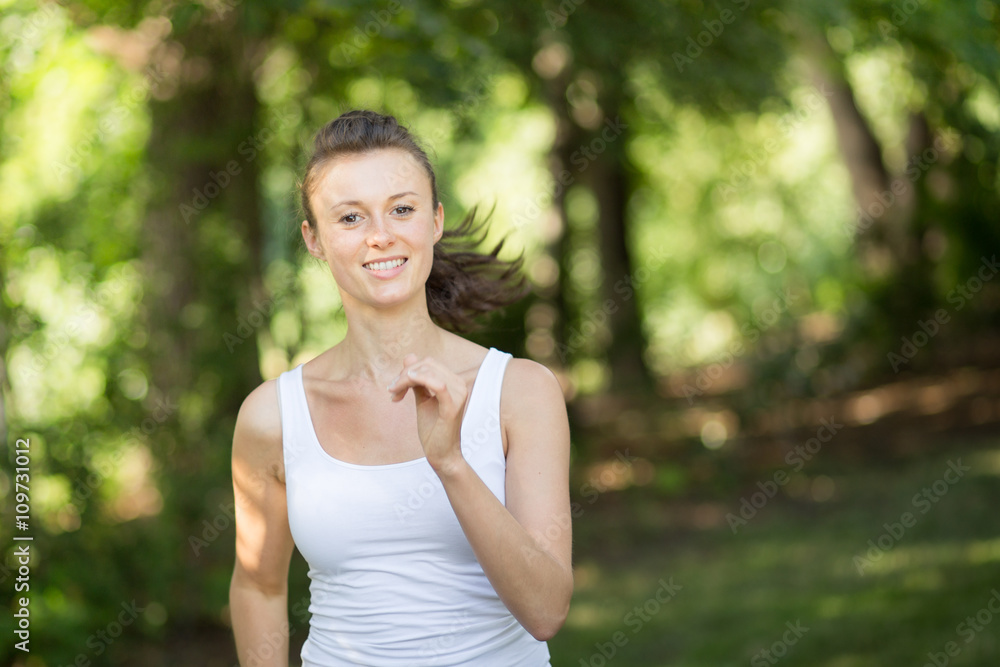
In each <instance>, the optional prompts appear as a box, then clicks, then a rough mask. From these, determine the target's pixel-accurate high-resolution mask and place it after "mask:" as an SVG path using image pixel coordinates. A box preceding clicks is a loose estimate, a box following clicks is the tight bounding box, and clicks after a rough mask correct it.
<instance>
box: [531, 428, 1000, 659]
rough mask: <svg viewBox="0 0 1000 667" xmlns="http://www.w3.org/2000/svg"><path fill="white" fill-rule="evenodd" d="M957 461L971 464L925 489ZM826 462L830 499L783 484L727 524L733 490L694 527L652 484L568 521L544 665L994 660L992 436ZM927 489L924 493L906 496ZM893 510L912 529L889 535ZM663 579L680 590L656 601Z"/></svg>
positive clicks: (996, 536)
mask: <svg viewBox="0 0 1000 667" xmlns="http://www.w3.org/2000/svg"><path fill="white" fill-rule="evenodd" d="M959 458H961V460H962V463H963V464H964V465H967V466H969V467H970V468H971V469H970V470H969V471H968V472H966V473H964V474H963V476H962V477H960V478H956V476H955V473H950V475H949V477H951V478H952V479H953V480H955V483H954V484H947V483H946V482H942V483H939V484H938V485H937V487H936V489H937V491H941V490H943V489H946V491H945V492H944V493H943V494H941V495H940V496H938V495H936V494H935V492H934V488H935V487H934V486H933V484H934V482H936V481H938V480H942V479H944V475H945V471H947V470H948V468H949V465H948V461H949V460H951V461H956V460H957V459H959ZM812 465H813V464H810V466H812ZM803 472H805V473H810V474H819V472H820V471H819V470H814V469H812V468H806V469H805V470H804V471H803ZM823 473H824V474H825V475H827V476H829V477H830V479H832V480H833V482H834V487H835V491H834V493H833V496H832V497H831V498H830V499H829V500H826V501H825V502H816V501H813V500H793V499H791V498H788V497H786V496H785V495H784V494H783V493H782V492H779V493H778V495H777V496H776V497H775V498H774V499H771V500H770V501H769V502H768V503H767V504H766V505H765V506H764V507H763V508H761V509H760V510H759V511H758V513H757V515H756V516H754V517H753V518H752V519H751V520H749V521H748V523H747V525H745V526H742V527H741V528H740V529H739V530H738V532H737V533H736V534H734V533H733V531H732V530H731V529H730V526H729V524H728V523H727V522H726V520H725V514H726V513H727V512H732V513H736V512H738V508H739V504H740V502H739V501H740V498H739V497H736V498H734V499H731V500H730V501H729V502H726V503H723V504H722V505H721V506H720V505H719V504H715V505H713V504H712V503H705V504H704V505H705V506H704V507H703V508H702V509H701V511H702V513H703V514H704V515H706V516H710V517H711V518H712V521H711V523H712V525H711V526H710V527H706V528H703V529H700V530H695V529H679V528H676V527H672V528H663V526H665V525H675V524H672V523H670V522H668V520H667V517H669V516H671V513H674V514H676V508H675V507H674V506H675V505H676V504H677V502H676V501H674V502H671V501H669V500H667V501H658V502H651V501H650V499H649V495H650V494H649V493H648V492H646V493H643V492H641V491H640V490H637V489H632V490H631V491H633V492H634V493H628V492H622V493H618V494H611V493H608V494H605V495H604V496H602V497H601V498H599V499H598V501H597V502H595V503H593V505H591V506H589V507H587V508H586V509H585V511H584V513H583V514H582V515H581V516H580V517H579V518H578V519H577V520H576V522H575V531H576V535H575V544H574V559H575V568H576V579H577V586H576V593H575V596H574V600H573V605H572V607H571V610H570V615H569V618H568V619H567V622H566V625H565V627H564V628H563V630H562V631H560V633H559V634H558V635H557V636H556V637H555V638H553V639H552V640H550V642H549V647H550V652H551V653H552V665H553V667H570V666H572V667H579V666H581V665H585V666H586V665H589V666H593V667H601V666H602V665H606V664H607V665H614V666H615V667H628V666H630V665H635V666H642V667H653V666H658V665H670V666H671V667H677V666H684V667H703V666H704V667H709V666H711V667H728V666H735V665H748V664H749V665H751V667H756V666H757V665H772V664H778V663H780V664H782V665H789V666H790V665H809V666H811V667H886V666H895V665H913V666H914V667H920V666H922V665H925V664H930V665H934V664H935V663H934V662H932V661H931V657H930V656H929V653H930V654H937V655H936V656H935V657H936V660H937V666H936V667H940V665H943V664H948V665H955V666H958V667H962V666H969V667H971V666H982V667H986V666H987V665H988V666H990V667H993V666H995V665H996V664H998V657H1000V640H998V639H997V638H998V637H1000V614H994V613H993V612H992V611H990V610H989V609H988V606H987V605H988V602H989V601H990V599H991V596H992V595H993V591H994V590H1000V530H998V528H1000V521H998V518H997V517H998V514H997V508H998V507H1000V445H998V444H997V443H995V442H994V443H991V445H990V446H986V447H978V448H973V447H971V446H966V447H964V448H949V450H948V451H947V453H941V454H938V455H935V456H931V457H927V458H924V459H921V460H919V461H915V462H910V463H908V464H906V465H903V466H897V467H894V468H884V469H873V468H871V467H870V466H869V467H866V468H864V469H862V470H858V471H850V470H840V471H830V470H826V471H823ZM760 479H761V480H762V481H763V480H766V479H771V475H769V474H767V475H762V476H761V477H760ZM827 486H829V485H828V483H827ZM924 488H929V489H931V492H930V493H931V495H932V496H934V498H936V502H931V501H930V500H927V501H922V500H919V499H918V502H917V504H914V498H913V497H914V495H915V494H918V493H920V492H921V490H922V489H924ZM755 490H756V487H755V485H754V483H753V482H751V484H750V485H749V488H748V490H747V491H746V492H745V493H744V495H746V496H749V494H750V493H752V492H753V491H755ZM759 500H760V498H758V501H759ZM904 512H910V513H911V514H912V516H913V521H909V523H911V526H910V527H905V526H902V524H900V526H891V527H892V530H893V533H895V536H894V535H893V534H890V533H889V532H888V531H887V528H886V527H885V526H884V525H883V524H886V523H888V524H890V525H891V524H893V523H900V522H901V516H902V515H903V513H904ZM702 523H703V524H704V523H706V522H705V521H702ZM900 529H902V532H900ZM896 536H898V539H897V537H896ZM880 538H881V539H882V545H883V546H887V547H888V548H887V549H886V550H885V551H884V552H882V551H881V550H880V551H877V552H873V554H872V555H874V556H876V557H877V558H876V559H872V560H871V562H870V564H863V567H862V569H863V573H859V569H858V564H857V563H858V562H859V561H855V557H856V556H859V557H865V555H866V552H867V551H868V550H869V548H870V545H869V543H868V541H869V540H872V541H873V542H876V543H877V542H878V540H879V539H880ZM879 553H881V554H882V555H881V556H880V557H878V556H879ZM671 579H672V582H673V583H674V584H677V585H680V586H681V587H682V588H680V590H678V591H677V592H676V595H675V596H674V597H673V598H671V599H669V601H668V602H665V603H661V602H659V601H657V600H656V598H655V595H656V593H657V589H658V588H659V587H661V585H662V584H660V583H658V582H660V580H663V581H664V582H666V583H668V584H669V583H671ZM660 598H661V599H667V596H666V595H665V593H664V592H662V591H661V592H660ZM993 604H994V609H996V610H997V611H1000V594H998V597H997V600H995V601H994V602H993ZM644 605H645V606H646V608H647V611H646V612H645V614H644V615H640V614H639V613H637V612H636V607H643V606H644ZM629 614H631V616H630V615H629ZM977 614H978V615H979V617H978V620H976V619H975V617H976V616H977ZM994 616H996V618H994ZM967 617H973V624H971V625H970V624H969V623H968V622H967V621H966V619H967ZM788 624H791V625H790V626H789V625H788ZM796 624H798V625H796ZM789 627H798V631H797V632H791V631H790V630H789ZM976 628H978V629H976ZM616 633H618V634H616ZM785 640H788V642H787V643H786V642H785ZM616 642H617V643H616ZM949 642H953V644H952V645H951V646H948V644H949ZM949 648H950V649H951V652H952V654H953V655H947V654H946V653H945V651H946V650H947V649H949ZM765 649H766V650H768V651H771V653H769V654H764V653H761V651H763V650H765ZM779 656H780V657H779Z"/></svg>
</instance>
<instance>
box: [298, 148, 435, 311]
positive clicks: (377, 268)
mask: <svg viewBox="0 0 1000 667" xmlns="http://www.w3.org/2000/svg"><path fill="white" fill-rule="evenodd" d="M322 169H323V171H322V172H321V173H320V175H319V178H318V179H317V181H316V185H315V187H314V188H313V192H312V196H311V197H310V200H309V201H310V204H311V206H312V210H313V213H314V214H315V216H316V230H315V232H314V231H313V230H312V228H310V227H309V223H308V222H305V221H304V222H303V223H302V236H303V238H304V239H305V242H306V246H307V247H308V248H309V252H310V254H312V255H313V256H314V257H317V258H319V259H322V260H323V261H325V262H326V263H327V265H328V266H329V267H330V271H331V272H332V273H333V278H334V280H336V281H337V286H338V288H339V289H340V294H341V298H342V299H343V301H344V305H345V307H348V308H349V307H351V306H350V305H349V304H348V302H349V301H355V302H360V303H365V304H369V305H371V306H375V307H385V306H392V305H396V304H399V303H402V302H405V301H407V300H409V299H411V298H413V297H414V296H415V295H420V294H423V293H424V284H425V283H426V282H427V277H428V276H429V275H430V272H431V265H432V263H433V260H434V244H435V243H437V241H438V240H439V239H440V238H441V234H442V232H443V230H444V207H443V206H441V204H438V206H437V208H436V209H435V207H434V201H433V196H432V193H431V183H430V178H429V177H428V175H427V173H426V172H425V171H424V168H423V167H422V166H421V165H420V163H419V162H418V161H417V160H416V158H414V157H413V156H412V155H410V153H408V152H406V151H404V150H399V149H383V150H377V151H373V152H369V153H361V154H354V155H345V156H341V157H338V158H336V159H335V160H334V161H332V162H331V163H329V164H327V165H326V166H324V167H323V168H322Z"/></svg>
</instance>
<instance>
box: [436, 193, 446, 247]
mask: <svg viewBox="0 0 1000 667" xmlns="http://www.w3.org/2000/svg"><path fill="white" fill-rule="evenodd" d="M442 234H444V204H442V203H441V202H438V207H437V210H436V211H435V212H434V243H437V242H438V241H440V240H441V235H442Z"/></svg>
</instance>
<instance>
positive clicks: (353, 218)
mask: <svg viewBox="0 0 1000 667" xmlns="http://www.w3.org/2000/svg"><path fill="white" fill-rule="evenodd" d="M357 219H358V214H357V213H348V214H347V215H344V216H342V217H341V218H340V221H341V222H346V223H347V224H349V225H353V224H354V223H356V222H357V221H358V220H357Z"/></svg>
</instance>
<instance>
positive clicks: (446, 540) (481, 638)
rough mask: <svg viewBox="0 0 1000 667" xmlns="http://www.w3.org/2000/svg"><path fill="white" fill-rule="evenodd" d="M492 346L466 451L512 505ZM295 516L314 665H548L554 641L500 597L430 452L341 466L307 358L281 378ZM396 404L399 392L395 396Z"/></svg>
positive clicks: (288, 485) (466, 426) (505, 357)
mask: <svg viewBox="0 0 1000 667" xmlns="http://www.w3.org/2000/svg"><path fill="white" fill-rule="evenodd" d="M510 359H511V355H510V354H508V353H506V352H500V351H499V350H497V349H496V348H490V349H489V352H487V354H486V358H485V359H484V360H483V362H482V366H480V369H479V371H478V374H477V376H476V380H475V382H474V383H473V386H472V391H471V393H470V395H469V398H468V407H467V409H466V413H465V418H464V420H463V422H462V431H461V432H462V453H463V455H464V456H465V458H466V460H467V461H468V462H469V464H470V465H471V466H472V468H473V469H474V470H475V471H476V473H478V474H479V477H480V478H482V480H483V482H485V483H486V486H488V487H489V489H490V490H491V491H492V492H493V494H494V495H496V497H497V498H498V499H499V500H500V502H504V497H505V487H504V481H505V476H506V468H507V465H506V459H505V457H504V453H503V442H502V440H501V437H500V387H501V383H502V382H503V374H504V369H505V368H506V367H507V362H508V361H509V360H510ZM278 400H279V405H280V410H281V433H282V448H283V451H284V461H285V492H286V494H287V500H288V522H289V525H290V527H291V532H292V537H293V538H294V540H295V545H296V547H298V550H299V552H300V553H301V554H302V555H303V556H304V557H305V559H306V562H307V563H308V564H309V579H310V584H309V596H310V602H309V613H310V614H311V615H312V616H311V618H310V619H309V636H308V638H307V639H306V642H305V645H304V646H303V647H302V665H303V667H341V666H342V665H373V666H375V665H386V666H389V665H400V666H404V665H405V666H406V667H417V666H420V665H427V666H435V667H439V666H444V665H449V666H458V665H469V666H471V665H475V666H477V667H494V666H495V667H512V666H515V665H516V666H518V667H521V666H524V667H544V666H545V665H548V664H549V662H548V661H549V650H548V645H547V644H546V643H545V642H541V641H538V640H536V639H535V638H534V637H532V636H531V635H530V634H529V633H528V631H527V630H525V629H524V627H523V626H522V625H521V624H520V623H518V621H517V619H515V618H514V616H513V615H512V614H511V613H510V611H509V610H508V609H507V607H506V606H505V605H504V604H503V602H502V601H501V600H500V598H499V596H498V595H497V593H496V591H495V590H494V589H493V586H492V585H491V584H490V582H489V580H488V579H487V578H486V574H485V573H484V572H483V569H482V567H481V566H480V565H479V561H477V560H476V556H475V554H474V553H473V551H472V547H471V545H470V544H469V541H468V539H466V537H465V533H464V532H463V531H462V527H461V525H459V523H458V518H457V517H456V516H455V511H454V510H453V509H452V507H451V503H450V502H449V500H448V495H447V494H446V493H445V490H444V487H443V486H442V485H441V481H440V480H439V479H438V477H437V475H436V474H435V472H434V470H433V469H432V468H431V467H430V464H429V463H427V459H426V458H419V459H414V460H412V461H404V462H402V463H390V464H387V465H358V464H354V463H347V462H345V461H340V460H338V459H336V458H334V457H332V456H331V455H330V454H328V453H327V452H326V451H325V450H324V449H323V448H322V446H321V445H320V443H319V439H318V437H317V436H316V432H315V430H314V428H313V422H312V419H311V417H310V415H309V408H308V404H307V403H306V394H305V389H304V387H303V384H302V365H299V366H296V367H295V368H293V369H292V370H290V371H287V372H285V373H282V374H281V375H280V376H279V377H278ZM386 400H388V398H387V399H386Z"/></svg>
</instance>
